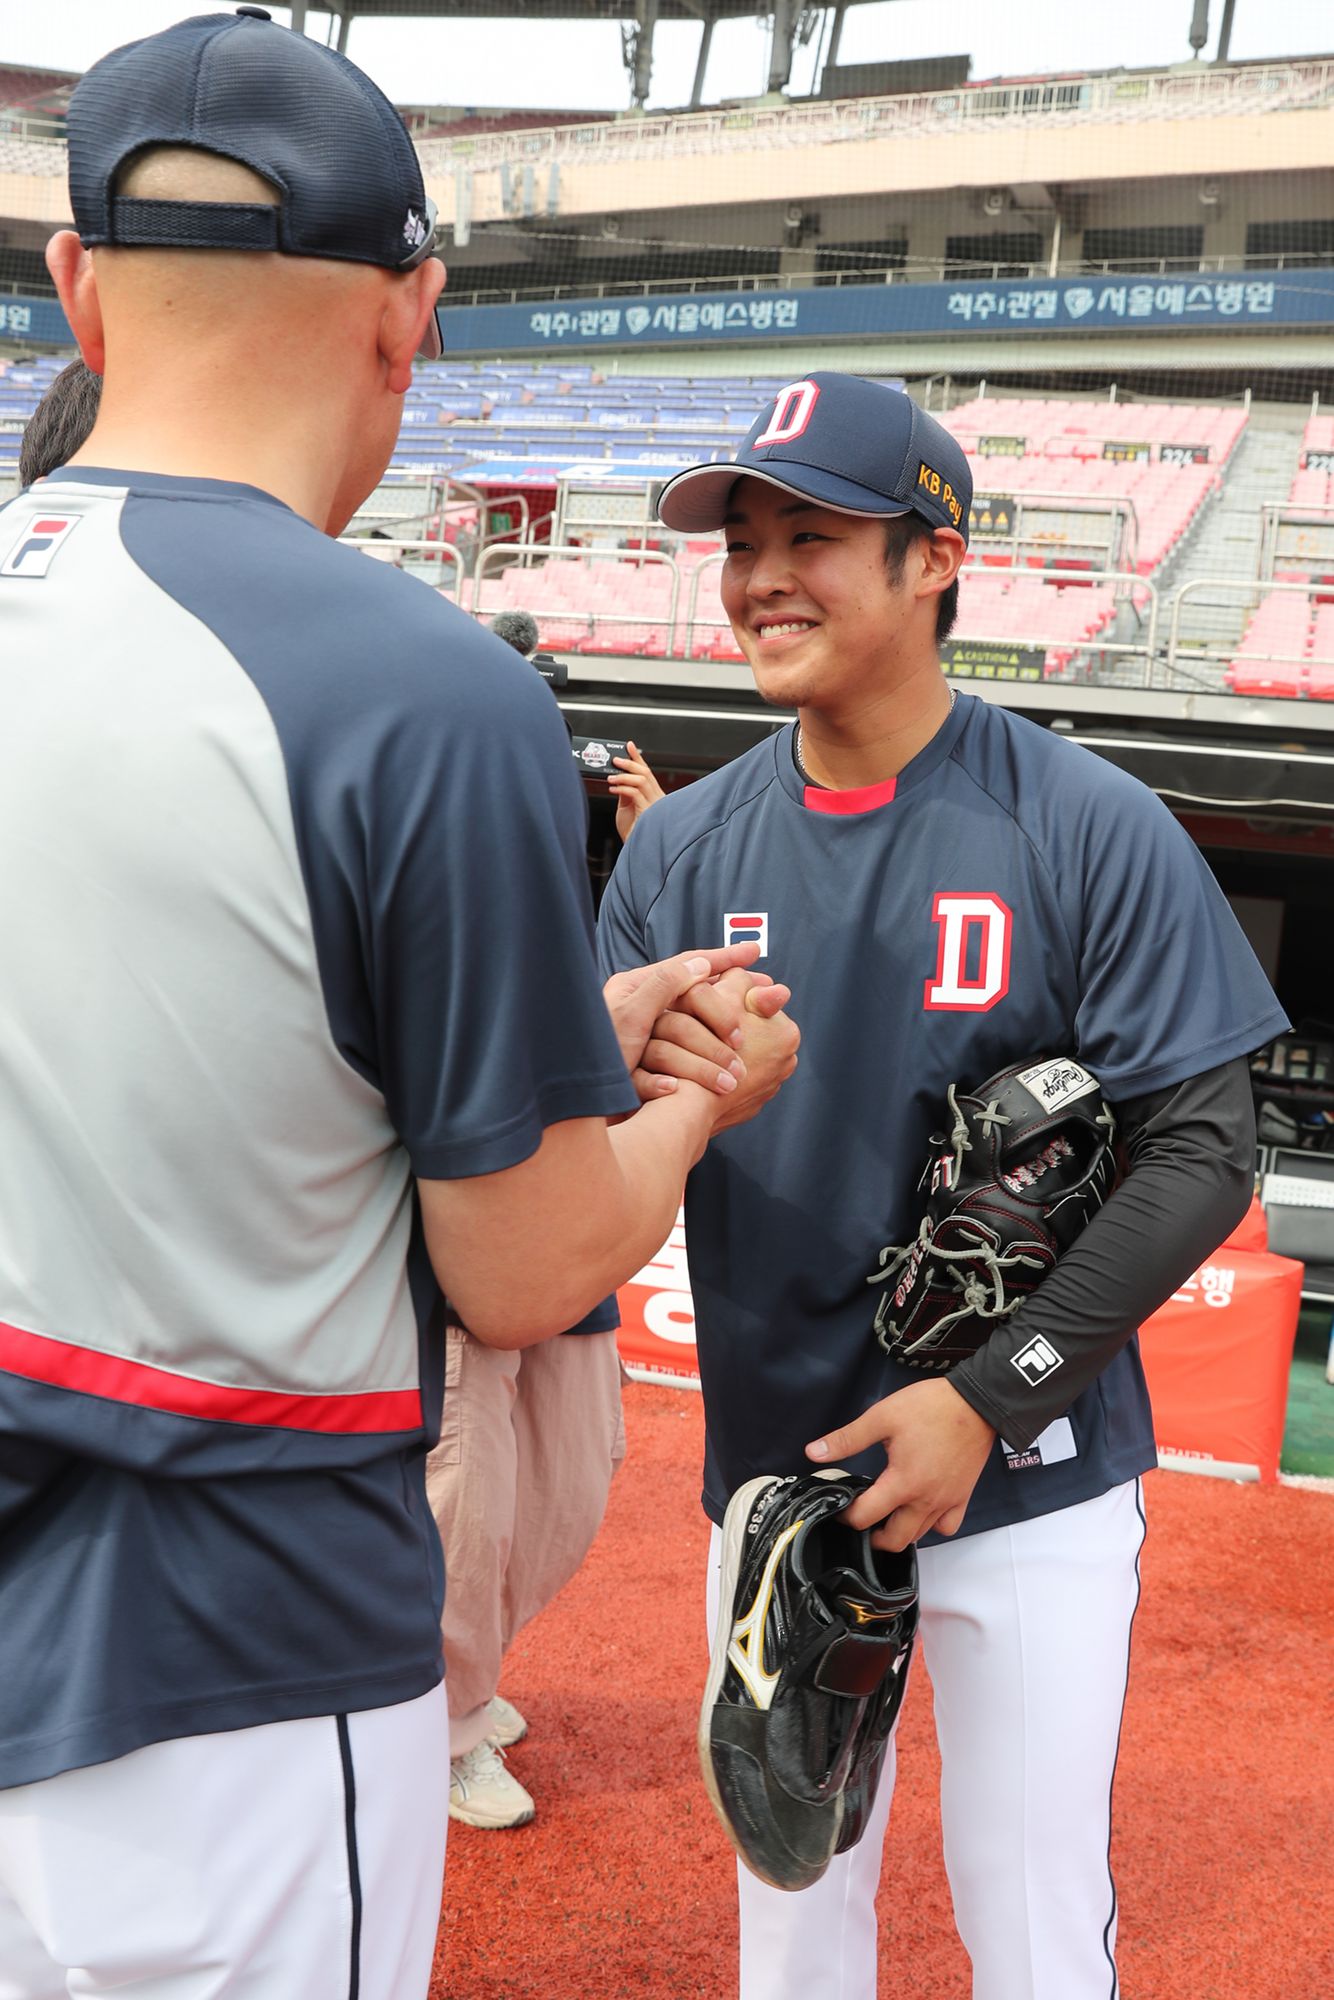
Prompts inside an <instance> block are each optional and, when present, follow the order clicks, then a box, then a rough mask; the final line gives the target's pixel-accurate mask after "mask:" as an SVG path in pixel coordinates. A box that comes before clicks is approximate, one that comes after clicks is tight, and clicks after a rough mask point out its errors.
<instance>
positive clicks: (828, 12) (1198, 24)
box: [289, 0, 1236, 109]
mask: <svg viewBox="0 0 1334 2000" xmlns="http://www.w3.org/2000/svg"><path fill="white" fill-rule="evenodd" d="M1185 3H1186V0H1178V4H1179V5H1183V6H1184V5H1185ZM289 4H290V5H291V10H292V27H293V28H294V29H295V30H296V31H297V33H298V34H300V33H304V31H305V24H306V12H307V0H289ZM318 4H319V6H320V7H321V10H322V11H323V10H326V9H327V10H328V11H329V13H330V15H331V17H332V19H333V20H335V21H336V22H337V24H338V36H337V45H338V47H339V49H340V50H345V49H346V47H347V37H348V30H349V28H350V27H351V25H352V22H353V21H354V20H355V19H358V18H360V17H366V16H377V17H378V18H380V19H381V20H387V19H390V18H393V17H398V18H400V19H403V18H407V17H414V16H415V17H416V18H417V19H421V17H422V16H423V15H427V16H430V17H431V18H433V19H437V20H480V19H489V20H516V19H517V20H528V21H531V19H532V16H533V12H534V0H318ZM867 4H869V0H813V3H812V0H770V4H769V5H768V6H764V5H762V4H757V0H536V5H537V9H538V11H540V12H541V13H542V14H543V15H544V16H545V17H546V18H547V19H548V20H554V21H580V22H585V23H588V22H593V23H596V22H609V23H615V24H617V25H619V27H620V29H621V37H622V48H623V54H624V58H625V66H626V69H627V70H628V71H629V72H630V78H631V96H632V98H633V101H634V103H635V105H636V107H642V106H643V105H644V104H645V103H647V101H648V93H649V84H650V81H651V78H652V74H653V33H654V30H655V28H656V27H657V25H658V23H659V21H698V22H699V24H700V31H701V32H700V45H699V59H698V61H697V62H696V65H695V81H694V87H693V89H692V90H691V94H690V103H691V108H692V109H694V108H695V107H697V106H698V104H699V102H700V97H701V93H702V91H703V85H704V71H705V68H706V66H707V64H708V60H709V46H710V43H711V42H712V39H713V30H714V27H715V25H716V24H717V23H718V22H719V21H735V20H744V19H750V20H753V19H755V17H756V16H757V15H760V16H767V17H768V19H769V20H770V22H771V23H772V42H771V46H770V52H769V83H768V88H769V91H770V92H771V93H777V92H779V91H781V90H782V89H783V87H784V86H785V85H786V83H787V82H788V80H789V78H790V77H791V74H792V58H793V54H794V52H795V50H796V48H797V46H798V45H799V44H802V45H804V44H805V43H806V42H808V41H809V40H810V38H811V36H812V34H813V33H814V32H815V30H816V26H817V24H818V25H819V28H820V33H821V38H822V39H824V38H825V37H826V36H827V46H826V47H825V49H824V51H823V58H822V59H823V63H824V65H825V67H826V68H829V67H832V65H833V64H834V62H835V60H836V58H837V55H838V45H839V39H840V37H841V35H842V32H843V21H844V17H845V15H846V14H847V11H848V9H849V7H858V6H865V5H867ZM1190 5H1191V20H1190V31H1189V41H1190V46H1191V48H1192V49H1193V50H1194V52H1195V53H1196V55H1198V54H1199V53H1200V51H1201V50H1202V49H1203V47H1204V45H1205V43H1206V41H1207V40H1208V36H1209V0H1190ZM1235 7H1236V0H1222V23H1221V26H1220V29H1219V36H1218V50H1217V53H1216V55H1215V56H1214V61H1215V62H1225V61H1226V60H1227V52H1228V43H1229V40H1230V37H1231V32H1232V16H1233V12H1234V10H1235Z"/></svg>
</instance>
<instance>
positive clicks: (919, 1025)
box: [599, 695, 1285, 1533]
mask: <svg viewBox="0 0 1334 2000" xmlns="http://www.w3.org/2000/svg"><path fill="white" fill-rule="evenodd" d="M747 935H758V936H759V938H760V942H761V945H762V947H763V956H762V957H761V959H760V961H759V964H760V967H761V969H763V970H766V971H769V972H772V973H773V974H774V975H775V976H776V977H778V978H781V979H783V980H784V981H786V982H787V983H788V984H789V985H790V986H791V988H792V994H793V998H792V1013H793V1016H794V1018H795V1019H796V1020H797V1022H798V1023H799V1024H800V1026H801V1030H802V1044H801V1062H800V1066H799V1068H798V1070H797V1072H796V1074H795V1076H794V1077H793V1078H792V1080H791V1081H790V1082H789V1083H788V1084H786V1085H785V1086H784V1088H783V1090H782V1091H781V1092H780V1093H779V1095H778V1097H777V1098H776V1099H775V1101H774V1102H773V1103H772V1104H770V1105H768V1106H767V1107H766V1108H765V1110H764V1111H763V1112H762V1113H761V1114H760V1115H759V1117H758V1118H756V1119H755V1120H753V1121H752V1122H751V1123H750V1124H747V1125H743V1126H740V1127H738V1128H737V1129H735V1130H733V1131H729V1132H725V1133H723V1134H722V1135H720V1137H718V1138H717V1139H715V1140H714V1141H713V1143H712V1144H711V1145H710V1147H709V1149H708V1152H707V1153H706V1155H705V1157H704V1159H703V1160H702V1161H701V1163H700V1165H699V1166H698V1167H697V1168H696V1169H695V1171H694V1173H693V1174H692V1175H691V1177H690V1182H689V1185H688V1189H687V1198H686V1240H687V1246H688V1253H689V1260H690V1273H691V1283H692V1286H693V1290H694V1295H695V1315H696V1327H697V1341H698V1352H699V1363H700V1373H701V1377H702V1381H703V1387H704V1405H705V1415H706V1424H707V1447H706V1464H705V1482H704V1503H705V1507H706V1509H707V1511H708V1512H709V1514H710V1515H711V1516H712V1517H713V1519H715V1520H721V1518H722V1514H723V1512H724V1510H725V1508H726V1504H727V1501H728V1498H729V1497H730V1495H731V1494H732V1493H733V1492H734V1491H735V1490H736V1488H737V1487H738V1486H740V1485H741V1484H742V1483H743V1481H745V1480H747V1479H751V1478H754V1477H756V1476H758V1475H760V1474H766V1473H786V1472H793V1471H798V1470H800V1469H802V1468H804V1467H806V1466H807V1464H808V1461H807V1460H806V1458H805V1455H804V1450H803V1447H804V1446H805V1445H806V1444H807V1443H808V1442H809V1441H810V1440H811V1439H813V1438H816V1437H819V1436H820V1435H821V1434H822V1433H824V1432H825V1431H828V1430H830V1429H833V1428H834V1427H835V1426H837V1425H839V1424H843V1423H846V1422H847V1421H848V1420H849V1419H850V1418H852V1417H855V1416H857V1415H858V1414H859V1413H860V1412H861V1411H862V1410H864V1409H866V1408H867V1407H868V1405H869V1404H871V1403H873V1402H875V1401H877V1400H878V1399H879V1398H880V1397H881V1396H883V1395H885V1394H887V1393H889V1392H890V1391H891V1390H892V1389H894V1388H897V1387H902V1386H904V1384H905V1383H906V1382H908V1381H911V1380H920V1379H921V1378H920V1376H918V1375H914V1374H912V1372H911V1371H907V1370H903V1369H901V1368H900V1367H898V1365H897V1364H895V1363H893V1362H891V1361H890V1360H889V1358H888V1357H887V1356H886V1355H885V1354H884V1353H883V1351H882V1350H881V1349H880V1347H879V1346H878V1344H877V1342H876V1339H875V1336H874V1333H873V1331H872V1320H873V1318H874V1313H875V1306H876V1302H877V1299H878V1298H879V1293H878V1292H875V1291H871V1290H870V1289H869V1288H868V1286H867V1282H866V1280H867V1277H868V1275H869V1274H870V1273H871V1271H872V1270H873V1269H874V1268H875V1266H876V1263H877V1258H878V1253H879V1251H880V1249H881V1247H882V1246H883V1245H885V1244H888V1243H904V1242H906V1241H908V1240H909V1238H910V1237H911V1235H912V1234H913V1232H914V1231H915V1229H916V1226H917V1222H918V1220H919V1218H920V1212H921V1201H922V1196H921V1194H920V1193H919V1191H918V1188H917V1181H918V1177H919V1175H920V1173H921V1169H922V1162H923V1159H924V1157H925V1150H926V1143H927V1138H928V1135H929V1134H930V1133H931V1131H932V1130H934V1129H936V1128H937V1127H938V1125H939V1123H940V1120H941V1117H942V1114H943V1110H944V1105H945V1091H946V1087H947V1085H949V1084H951V1083H954V1082H956V1081H963V1082H965V1083H967V1084H975V1083H980V1082H982V1081H984V1080H985V1078H986V1077H988V1076H990V1075H991V1074H992V1073H993V1072H994V1071H996V1070H999V1069H1001V1068H1003V1067H1005V1066H1006V1065H1007V1064H1009V1063H1012V1062H1014V1061H1016V1060H1019V1059H1021V1058H1023V1057H1027V1056H1033V1057H1038V1056H1042V1055H1048V1054H1051V1055H1060V1054H1072V1055H1075V1056H1077V1057H1078V1058H1079V1060H1080V1061H1081V1062H1082V1063H1084V1064H1085V1065H1086V1066H1087V1067H1088V1068H1089V1069H1091V1070H1092V1071H1093V1072H1094V1074H1095V1075H1097V1076H1098V1077H1099V1078H1100V1079H1101V1081H1102V1084H1103V1088H1104V1091H1105V1093H1106V1095H1107V1096H1108V1097H1109V1099H1111V1100H1112V1101H1113V1102H1116V1101H1117V1100H1118V1099H1127V1098H1133V1097H1136V1096H1139V1095H1142V1094H1144V1093H1147V1092H1149V1091H1155V1090H1159V1089H1161V1088H1163V1087H1165V1086H1167V1085H1170V1084H1173V1083H1177V1082H1180V1081H1181V1080H1182V1079H1183V1078H1185V1077H1188V1076H1193V1075H1197V1074H1199V1073H1200V1072H1201V1071H1203V1070H1206V1069H1210V1068H1213V1067H1214V1066H1216V1065H1217V1064H1220V1063H1223V1062H1226V1061H1227V1060H1229V1059H1230V1058H1231V1057H1233V1056H1237V1055H1242V1054H1245V1053H1246V1052H1248V1051H1249V1050H1251V1049H1253V1048H1256V1047H1258V1046H1259V1044H1261V1043H1262V1042H1264V1041H1266V1040H1267V1039H1268V1038H1269V1037H1270V1036H1271V1035H1273V1034H1275V1033H1278V1032H1281V1030H1282V1028H1283V1026H1284V1025H1285V1020H1284V1016H1283V1013H1282V1010H1281V1009H1280V1008H1279V1006H1278V1003H1277V1001H1276V1000H1275V998H1274V995H1273V993H1272V992H1271V990H1270V988H1269V986H1268V983H1267V982H1266V980H1265V978H1264V975H1263V974H1262V972H1261V970H1260V967H1259V965H1258V964H1257V962H1256V960H1255V958H1254V955H1253V954H1252V952H1251V950H1250V947H1249V945H1248V944H1247V942H1246V940H1245V938H1244V936H1243V934H1242V932H1241V930H1240V928H1239V926H1238V924H1237V922H1236V919H1235V918H1234V917H1233V915H1232V912H1231V911H1230V909H1229V908H1228V905H1227V903H1226V901H1225V899H1224V897H1223V895H1222V893H1221V891H1220V890H1219V888H1218V886H1217V884H1216V882H1215V881H1214V878H1213V876H1212V875H1211V874H1210V872H1209V869H1208V867H1207V866H1206V864H1205V862H1204V860H1203V858H1202V857H1201V855H1200V853H1199V851H1198V849H1196V847H1195V846H1194V845H1193V844H1192V842H1191V841H1190V840H1189V839H1188V838H1187V836H1186V834H1185V833H1184V832H1183V831H1182V829H1181V828H1180V827H1179V826H1178V825H1177V823H1176V821H1175V820H1174V819H1173V818H1172V816H1171V814H1170V813H1169V812H1168V811H1167V810H1166V808H1165V807H1164V806H1163V805H1162V804H1161V803H1160V802H1159V800H1158V799H1156V798H1155V797H1154V795H1153V794H1152V793H1151V792H1149V791H1148V790H1146V789H1145V787H1144V786H1143V785H1141V784H1139V783H1138V782H1137V781H1136V780H1135V779H1133V778H1129V777H1127V776H1126V775H1125V774H1124V773H1123V772H1121V771H1118V770H1117V769H1115V767H1114V766H1112V765H1110V764H1108V763H1106V762H1104V761H1103V760H1102V759H1100V758H1098V757H1095V756H1093V755H1091V754H1090V753H1089V752H1087V751H1085V750H1082V749H1079V748H1077V747H1076V746H1074V745H1072V744H1070V743H1067V742H1065V741H1063V740H1062V739H1061V738H1060V737H1057V736H1053V735H1051V734H1050V733H1049V732H1048V731H1047V730H1044V729H1041V728H1038V727H1036V726H1035V725H1033V724H1032V723H1029V722H1026V721H1024V720H1022V719H1020V718H1018V717H1015V716H1013V715H1011V714H1010V713H1008V712H1007V711H1006V710H1005V709H1003V708H1000V707H993V706H990V705H989V704H987V703H986V702H983V701H980V700H978V699H976V698H974V697H971V696H967V695H964V696H962V697H961V698H960V699H959V701H958V703H957V706H956V707H955V709H954V712H953V713H952V714H951V715H950V717H949V719H948V720H947V721H946V722H945V723H944V725H943V726H942V727H941V729H940V730H939V732H938V733H937V735H936V736H935V737H934V738H933V739H932V741H931V742H930V743H929V744H928V745H927V746H926V748H925V749H924V750H922V751H921V753H920V754H919V755H918V756H917V757H915V758H914V759H913V761H912V762H911V763H910V764H909V765H908V766H907V767H906V768H905V769H904V770H903V771H902V772H901V773H900V774H899V776H898V779H897V781H896V782H894V783H893V784H891V785H887V786H882V787H872V788H869V789H868V790H867V791H865V792H857V791H845V792H823V791H820V790H818V789H817V788H814V787H807V786H806V785H805V784H804V782H803V779H802V777H801V775H800V773H799V772H798V770H797V768H796V764H795V762H794V759H793V755H792V729H791V728H790V727H789V728H787V729H784V730H782V731H780V732H778V733H777V734H776V735H775V736H774V737H772V738H770V739H769V740H768V741H767V742H765V743H763V744H761V745H759V746H758V747H757V748H756V749H754V750H752V751H750V752H748V753H747V754H746V755H745V756H743V757H740V758H738V759H737V760H736V762H735V763H733V764H730V765H728V766H727V767H726V768H725V769H724V770H721V771H718V772H715V773H713V774H712V775H711V776H709V777H707V778H705V779H702V780H701V781H700V782H699V783H698V784H695V785H691V786H689V787H687V788H686V789H684V790H682V791H678V792H674V793H672V794H671V795H670V796H669V797H667V798H666V799H664V800H662V801H661V802H660V803H659V804H658V805H656V806H654V808H653V810H652V812H649V813H646V814H645V815H644V816H643V818H642V819H641V820H640V822H639V824H638V825H637V826H636V828H635V837H634V839H633V840H632V841H630V842H629V843H628V845H627V846H626V848H625V850H624V852H623V853H622V855H621V857H620V859H619V861H618V863H617V866H616V870H615V873H614V874H613V876H612V879H611V882H610V883H609V885H608V888H607V892H606V894H605V896H604V898H603V902H602V911H601V917H600V922H599V951H600V956H601V959H602V964H603V969H604V971H606V972H612V971H617V970H620V969H623V968H624V967H626V966H629V965H636V964H640V963H643V962H646V961H648V960H652V959H656V958H662V957H665V956H666V955H668V954H669V953H671V952H675V951H680V950H682V949H685V948H687V947H689V946H691V945H702V946H707V945H713V944H721V943H723V942H724V941H727V942H731V941H733V940H735V939H737V938H740V937H745V936H747ZM1154 1457H1155V1454H1154V1442H1153V1427H1152V1420H1151V1414H1150V1410H1149V1402H1148V1395H1147V1392H1146V1389H1145V1384H1144V1376H1143V1372H1142V1369H1141V1367H1140V1360H1139V1354H1138V1347H1137V1343H1136V1342H1135V1341H1134V1340H1132V1341H1131V1342H1130V1344H1129V1345H1128V1346H1127V1347H1125V1348H1124V1349H1123V1350H1122V1351H1121V1352H1120V1353H1119V1354H1118V1355H1117V1356H1116V1357H1115V1359H1114V1360H1112V1361H1111V1362H1110V1363H1109V1364H1108V1366H1107V1368H1106V1369H1105V1370H1104V1371H1103V1373H1102V1374H1101V1375H1100V1376H1099V1378H1098V1379H1097V1381H1096V1382H1095V1383H1094V1384H1093V1385H1092V1386H1091V1387H1090V1388H1089V1389H1088V1390H1086V1391H1085V1392H1084V1394H1083V1395H1081V1396H1080V1397H1079V1399H1078V1400H1077V1402H1075V1403H1074V1404H1073V1405H1072V1406H1071V1408H1070V1410H1069V1411H1068V1412H1067V1413H1066V1415H1065V1416H1064V1417H1062V1418H1059V1419H1057V1421H1056V1422H1055V1423H1054V1424H1053V1425H1052V1426H1050V1427H1049V1430H1048V1431H1047V1432H1044V1433H1043V1436H1042V1438H1041V1439H1039V1440H1038V1444H1037V1447H1036V1448H1035V1449H1033V1450H1030V1451H1025V1452H1016V1453H1012V1454H1007V1452H1006V1451H1005V1449H1004V1448H1003V1444H1002V1442H1001V1441H1000V1440H998V1441H997V1444H996V1446H995V1448H994V1450H993V1452H992V1455H991V1458H990V1460H989V1461H988V1464H987V1466H986V1468H985V1470H984V1471H983V1474H982V1477H981V1479H980V1481H979V1482H978V1485H977V1487H976V1489H975V1492H974V1495H973V1498H972V1501H971V1503H970V1505H969V1508H968V1513H967V1516H966V1519H965V1522H964V1527H963V1532H964V1533H970V1532H971V1533H976V1532H978V1531H979V1530H981V1529H984V1528H990V1527H994V1526H998V1525H1000V1524H1002V1523H1004V1522H1009V1521H1014V1520H1018V1519H1022V1518H1026V1517H1028V1516H1032V1515H1037V1514H1043V1513H1049V1512H1052V1511H1054V1510H1055V1509H1057V1508H1060V1507H1065V1506H1069V1505H1071V1504H1072V1503H1074V1502H1076V1501H1079V1500H1083V1499H1089V1498H1092V1497H1094V1496H1095V1495H1097V1494H1098V1493H1101V1492H1104V1491H1106V1490H1107V1489H1108V1488H1109V1487H1111V1486H1113V1485H1116V1484H1119V1483H1120V1482H1121V1481H1123V1480H1126V1479H1129V1478H1133V1477H1134V1476H1135V1475H1137V1474H1138V1473H1140V1472H1143V1471H1144V1470H1145V1469H1146V1468H1147V1467H1149V1466H1150V1465H1152V1464H1153V1463H1154ZM883 1464H884V1460H883V1455H882V1454H881V1453H880V1452H879V1451H876V1452H874V1453H868V1454H866V1455H865V1456H864V1458H863V1459H862V1460H861V1461H860V1462H859V1469H861V1470H863V1471H867V1472H872V1473H874V1472H878V1471H879V1470H881V1469H882V1468H883Z"/></svg>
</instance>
